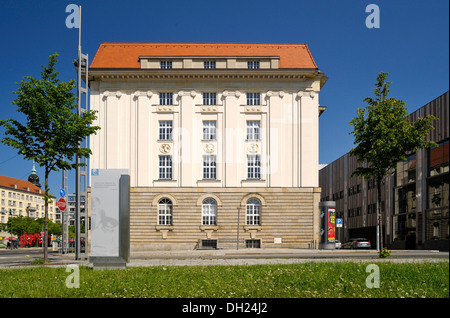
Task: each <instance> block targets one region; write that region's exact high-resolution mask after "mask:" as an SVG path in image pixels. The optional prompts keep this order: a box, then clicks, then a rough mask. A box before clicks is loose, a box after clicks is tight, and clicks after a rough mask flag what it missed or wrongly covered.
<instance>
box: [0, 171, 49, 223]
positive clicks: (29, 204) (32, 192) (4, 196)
mask: <svg viewBox="0 0 450 318" xmlns="http://www.w3.org/2000/svg"><path fill="white" fill-rule="evenodd" d="M55 211H56V207H54V206H53V205H49V214H48V215H49V220H53V221H54V220H55ZM17 216H24V217H26V216H28V217H32V218H36V219H37V218H43V217H44V216H45V202H44V190H42V189H40V188H38V187H37V186H35V185H33V184H32V183H30V182H28V181H24V180H19V179H15V178H11V177H6V176H0V223H7V222H8V219H9V218H10V217H13V218H14V217H17Z"/></svg>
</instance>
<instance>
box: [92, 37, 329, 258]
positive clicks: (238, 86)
mask: <svg viewBox="0 0 450 318" xmlns="http://www.w3.org/2000/svg"><path fill="white" fill-rule="evenodd" d="M326 81H327V77H326V76H325V75H324V73H322V72H321V71H320V69H319V68H318V66H317V64H316V62H315V61H314V59H313V57H312V54H311V52H310V50H309V48H308V46H307V45H306V44H256V43H103V44H101V45H100V47H99V49H98V51H97V53H96V55H95V57H94V58H93V60H92V63H91V65H90V67H89V85H90V108H91V109H93V110H96V111H97V112H98V114H97V115H98V119H97V121H96V122H95V123H94V124H95V125H98V126H100V127H101V130H99V131H98V132H97V134H96V135H94V136H91V139H90V148H91V150H92V152H93V153H92V156H91V157H90V161H89V164H90V168H91V169H127V170H128V171H129V174H130V182H131V220H130V222H131V236H130V242H131V256H133V255H138V254H145V252H146V251H149V250H153V249H161V248H163V249H192V248H195V247H200V248H201V247H218V248H221V247H222V248H226V247H227V246H229V247H233V248H234V247H236V243H237V237H239V246H240V247H242V248H246V247H248V248H251V247H303V248H307V247H315V246H318V243H319V242H318V240H319V198H320V188H319V187H318V186H319V183H318V168H319V163H318V159H319V155H318V151H319V129H318V128H319V116H320V114H321V113H322V112H323V111H324V109H325V107H323V106H321V105H320V103H319V93H320V91H321V89H322V87H323V85H324V84H325V82H326ZM238 220H239V221H238ZM238 222H239V223H238Z"/></svg>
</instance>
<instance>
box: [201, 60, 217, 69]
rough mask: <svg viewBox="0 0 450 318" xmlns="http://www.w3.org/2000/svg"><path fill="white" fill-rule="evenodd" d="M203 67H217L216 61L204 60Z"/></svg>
mask: <svg viewBox="0 0 450 318" xmlns="http://www.w3.org/2000/svg"><path fill="white" fill-rule="evenodd" d="M203 68H216V61H204V62H203Z"/></svg>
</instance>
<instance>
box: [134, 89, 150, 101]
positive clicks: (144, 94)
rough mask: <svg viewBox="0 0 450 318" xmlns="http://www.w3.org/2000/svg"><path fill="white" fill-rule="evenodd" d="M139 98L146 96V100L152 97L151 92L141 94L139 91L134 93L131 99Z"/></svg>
mask: <svg viewBox="0 0 450 318" xmlns="http://www.w3.org/2000/svg"><path fill="white" fill-rule="evenodd" d="M139 96H147V97H148V98H151V97H152V96H153V92H152V91H146V92H141V91H136V92H134V94H133V98H134V99H137V98H138V97H139Z"/></svg>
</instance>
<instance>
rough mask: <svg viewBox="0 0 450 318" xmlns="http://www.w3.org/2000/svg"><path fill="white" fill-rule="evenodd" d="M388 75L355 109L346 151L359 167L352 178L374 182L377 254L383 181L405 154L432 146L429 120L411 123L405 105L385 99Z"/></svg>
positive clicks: (382, 77)
mask: <svg viewBox="0 0 450 318" xmlns="http://www.w3.org/2000/svg"><path fill="white" fill-rule="evenodd" d="M387 75H388V73H379V74H378V76H377V83H376V85H375V88H374V93H375V96H376V97H375V99H373V98H371V97H366V98H365V99H364V101H365V102H366V103H367V104H368V106H366V107H365V108H364V109H361V108H358V110H357V114H358V115H357V116H356V117H355V118H353V119H352V120H351V121H350V125H351V126H353V127H354V130H353V132H351V134H353V135H354V137H355V141H354V143H355V144H356V145H357V146H356V147H355V148H352V150H351V151H350V155H351V156H355V157H357V160H358V163H359V164H360V165H359V166H358V167H357V168H356V169H355V171H354V172H353V173H352V176H353V175H358V176H364V177H367V178H369V179H375V181H376V185H377V250H378V251H380V250H381V249H380V245H383V243H382V242H381V233H380V219H381V213H380V202H381V183H382V181H383V178H384V177H385V176H386V175H388V174H389V173H390V172H391V171H393V169H394V170H395V169H396V167H397V162H399V161H402V160H406V159H407V154H408V152H416V151H417V150H419V149H421V148H430V147H433V146H435V145H436V144H435V143H434V142H432V141H426V140H425V138H426V136H427V135H428V133H429V131H430V130H431V129H434V128H433V126H432V123H433V120H436V118H435V117H433V116H427V117H424V118H419V119H418V120H417V121H415V122H411V121H409V120H408V118H407V117H408V113H407V110H406V104H405V102H403V101H401V100H397V99H395V98H388V97H387V95H388V93H389V86H390V84H391V82H387V81H386V79H387Z"/></svg>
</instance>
